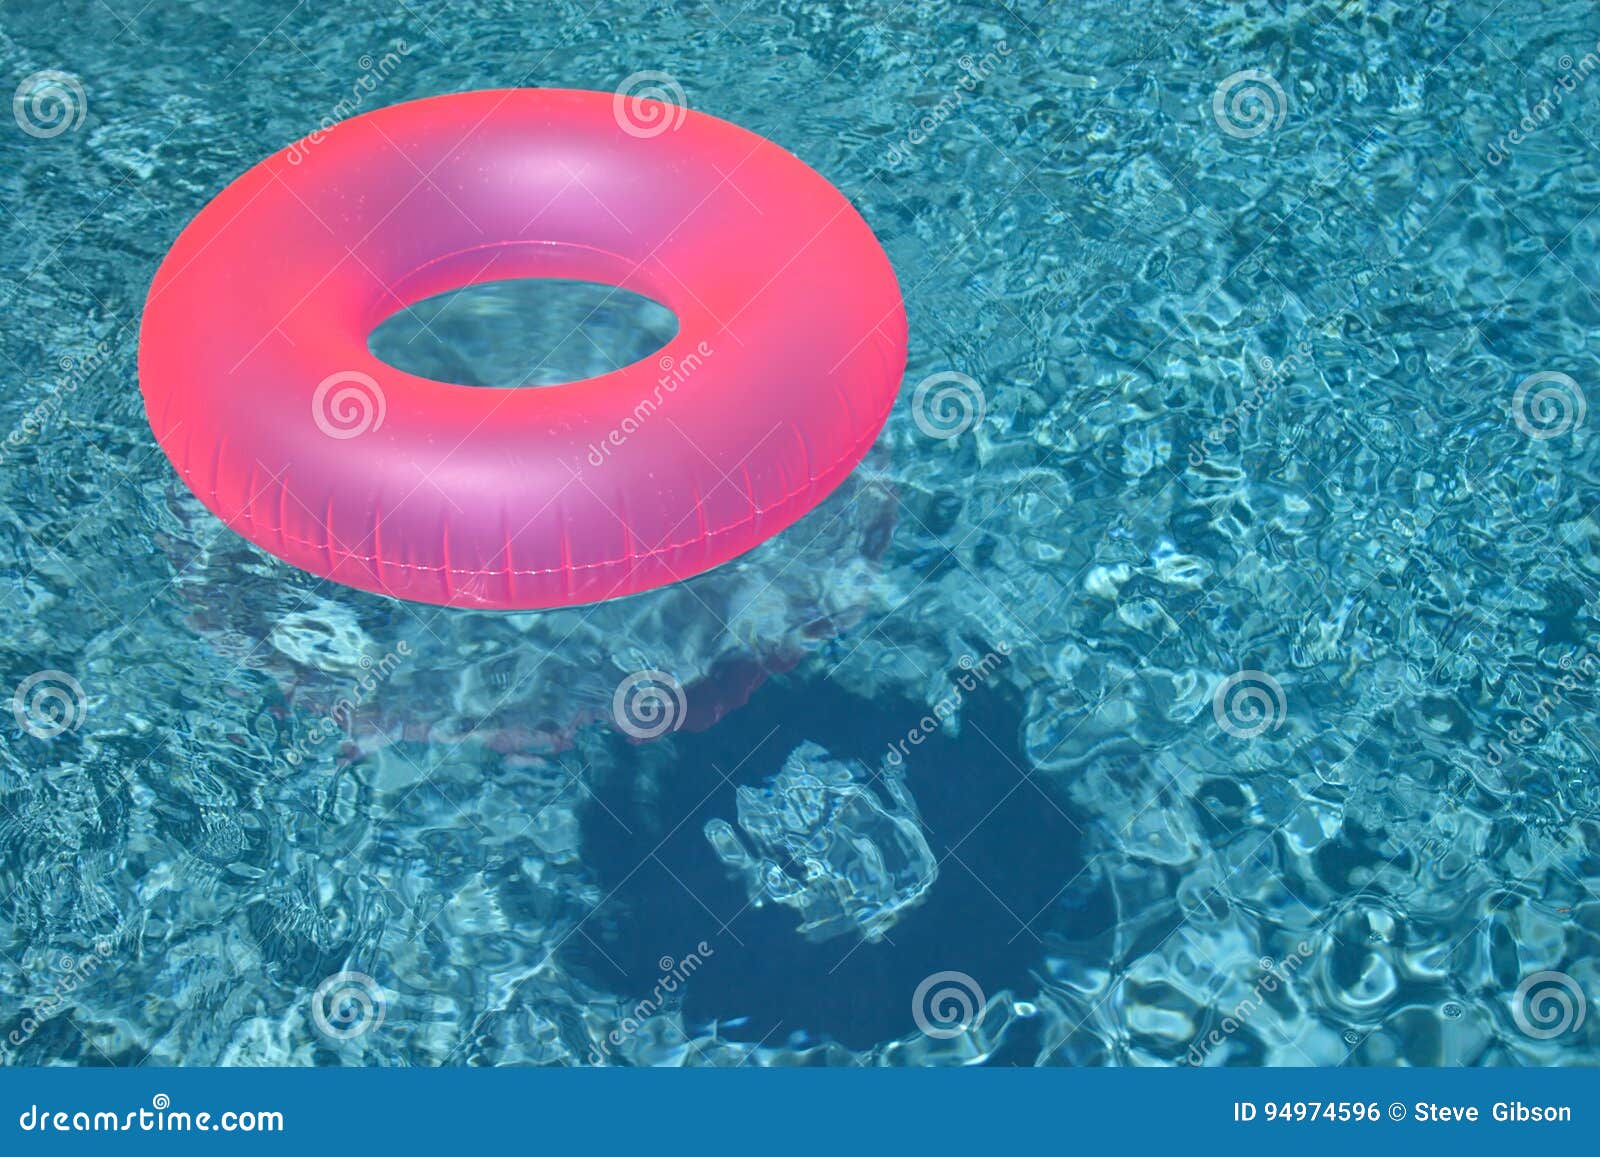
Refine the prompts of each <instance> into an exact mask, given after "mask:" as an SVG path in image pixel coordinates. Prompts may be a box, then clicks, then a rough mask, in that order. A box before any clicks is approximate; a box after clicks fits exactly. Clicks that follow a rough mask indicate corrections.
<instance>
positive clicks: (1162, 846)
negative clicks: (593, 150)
mask: <svg viewBox="0 0 1600 1157" xmlns="http://www.w3.org/2000/svg"><path fill="white" fill-rule="evenodd" d="M1597 42H1600V14H1597V12H1596V10H1595V8H1594V6H1593V5H1592V4H1591V3H1587V2H1585V3H1568V2H1564V0H1551V2H1548V3H1547V2H1541V0H1514V2H1512V0H1501V2H1498V3H1496V2H1493V0H1466V2H1450V3H1445V2H1442V0H1436V2H1420V3H1411V2H1408V3H1388V2H1384V0H1370V2H1369V0H1341V2H1337V3H1336V2H1332V0H1329V2H1324V3H1297V2H1290V3H1271V4H1267V3H1250V4H1233V3H1198V4H1197V3H1191V2H1189V0H1184V2H1183V3H1176V2H1174V3H1142V2H1136V3H1133V4H1131V5H1130V4H1128V3H1122V2H1118V3H1103V2H1100V0H1091V2H1085V3H1057V4H1045V3H1032V2H1028V0H1022V2H1018V3H1013V4H1010V5H1007V4H1004V3H994V4H950V5H942V4H941V5H934V4H922V3H899V4H889V3H885V4H876V5H872V4H846V3H804V4H798V3H777V4H770V5H769V4H755V5H741V4H740V3H737V2H735V0H722V2H719V3H710V4H699V3H677V4H639V5H602V6H598V7H596V8H593V9H591V8H589V7H588V6H587V5H586V4H582V3H551V4H539V5H522V4H513V3H509V2H505V0H496V2H489V0H470V2H466V3H444V2H443V0H407V2H406V3H404V4H399V3H395V4H385V3H372V4H357V5H338V6H333V7H329V8H328V9H326V10H324V8H323V6H318V5H288V4H285V5H282V6H274V5H271V4H265V3H250V4H245V3H237V2H219V3H205V4H165V3H157V4H154V5H149V6H146V7H145V8H144V9H143V10H139V4H138V3H137V0H106V2H105V3H96V4H93V5H81V6H79V5H69V6H65V7H63V6H59V5H38V4H23V3H15V4H7V5H5V6H4V7H3V8H0V60H3V62H4V75H5V83H6V84H7V85H12V86H17V91H18V99H17V102H16V103H15V104H14V107H13V113H14V116H13V117H12V118H11V119H10V120H7V121H6V122H5V123H4V124H3V125H0V205H3V208H4V231H3V234H0V237H3V239H0V252H3V253H4V261H3V262H0V278H3V280H0V300H3V301H4V302H5V303H6V305H7V315H8V322H7V324H6V325H5V326H4V327H3V328H0V373H3V375H4V382H5V389H4V390H3V391H0V439H3V440H0V454H3V463H4V464H3V468H0V592H3V598H4V612H3V616H0V622H3V623H4V630H0V677H3V679H4V682H5V687H6V689H8V690H10V689H15V692H16V694H15V697H14V699H13V700H12V706H13V707H14V710H13V711H7V712H5V713H4V718H3V724H4V725H3V728H0V753H3V763H0V989H3V990H4V992H5V993H6V1001H5V1003H4V1005H3V1006H0V1030H3V1035H4V1038H5V1040H4V1045H3V1049H4V1051H3V1053H0V1059H3V1060H4V1061H5V1062H7V1063H22V1064H82V1065H106V1064H116V1065H131V1064H138V1063H141V1062H143V1063H148V1064H152V1065H173V1064H215V1063H237V1064H381V1065H399V1064H420V1065H441V1064H509V1063H533V1064H595V1063H604V1064H628V1065H647V1064H684V1065H689V1064H693V1065H707V1064H711V1065H724V1064H727V1065H731V1064H739V1063H750V1064H762V1065H788V1064H816V1063H830V1064H890V1065H901V1064H948V1063H965V1062H972V1061H980V1060H987V1061H989V1062H991V1063H996V1064H1033V1063H1039V1064H1051V1065H1169V1064H1183V1063H1190V1064H1193V1063H1205V1064H1283V1065H1304V1064H1313V1063H1314V1064H1341V1063H1344V1064H1361V1065H1397V1064H1413V1065H1415V1064H1448V1065H1457V1064H1462V1065H1475V1064H1495V1065H1510V1064H1518V1065H1521V1064H1564V1063H1581V1062H1586V1061H1591V1060H1592V1059H1593V1057H1594V1047H1595V1044H1596V1042H1597V1040H1600V1017H1597V1016H1593V1015H1590V1016H1588V1017H1587V1018H1580V1017H1579V1016H1578V1015H1577V1013H1578V1011H1579V1010H1580V1009H1581V1008H1582V1002H1583V1000H1584V999H1585V998H1584V994H1585V992H1586V991H1587V992H1589V993H1600V969H1597V967H1596V964H1595V959H1596V932H1597V930H1600V900H1597V894H1596V890H1595V889H1596V887H1597V881H1600V860H1597V855H1596V851H1597V849H1596V847H1595V841H1596V839H1597V834H1600V833H1597V827H1596V823H1595V819H1594V816H1595V809H1596V805H1597V803H1600V787H1597V782H1600V780H1597V774H1596V758H1597V748H1600V731H1597V729H1596V722H1595V705H1596V698H1597V697H1596V694H1595V691H1596V680H1597V679H1600V642H1597V640H1600V602H1597V598H1600V522H1597V520H1596V514H1595V504H1596V501H1597V494H1596V473H1597V464H1600V463H1597V450H1600V447H1597V442H1596V438H1595V429H1596V425H1595V423H1596V421H1597V417H1596V415H1594V414H1591V413H1588V412H1587V410H1588V407H1587V404H1586V398H1585V394H1586V393H1587V394H1588V395H1590V397H1591V398H1594V400H1595V401H1597V402H1600V397H1595V389H1596V383H1597V382H1600V374H1597V368H1600V366H1597V359H1596V356H1595V338H1594V335H1595V333H1596V332H1597V327H1600V273H1597V271H1596V270H1597V267H1596V263H1595V261H1594V249H1593V248H1592V247H1591V242H1596V243H1600V223H1597V222H1596V221H1595V220H1594V214H1595V210H1596V208H1597V206H1600V152H1597V148H1600V146H1597V143H1596V142H1597V141H1600V117H1597V113H1600V44H1597ZM646 71H653V72H660V73H665V74H666V75H667V77H668V79H669V80H670V82H671V86H672V87H675V88H676V89H677V90H681V93H682V99H683V100H684V101H685V102H686V103H687V104H688V105H689V106H690V107H692V108H695V109H698V110H702V111H705V112H709V113H712V114H714V115H717V116H720V117H723V118H726V119H729V120H732V121H735V122H737V123H739V124H742V125H745V126H747V127H748V128H750V129H752V130H754V131H756V132H759V133H762V134H764V135H766V136H769V137H771V138H772V139H774V140H776V141H778V142H779V143H781V144H782V145H783V146H785V147H786V148H788V149H789V150H791V151H792V152H794V153H795V154H797V155H798V156H800V157H801V158H803V159H804V160H805V161H807V162H808V163H809V164H811V165H812V166H813V167H815V168H816V169H817V170H819V171H820V172H821V173H823V174H824V175H825V176H827V177H828V178H829V179H830V180H832V181H833V182H834V183H835V184H837V185H838V186H839V188H841V189H842V190H843V191H844V192H845V193H846V194H847V195H848V196H849V197H850V198H851V200H852V201H853V202H854V203H855V205H856V206H857V207H858V208H859V209H860V211H861V213H862V214H863V216H864V217H865V218H866V220H867V221H868V222H869V223H870V224H871V225H872V227H873V229H874V230H875V231H876V233H877V235H878V236H879V238H880V239H881V240H882V242H883V244H884V246H885V248H886V249H887V251H888V253H889V255H890V257H891V259H892V260H893V262H894V265H895V268H896V271H897V273H898V275H899V278H900V282H901V286H902V289H903V291H904V293H905V297H906V305H907V310H908V313H909V319H910V334H911V339H910V365H909V366H908V369H907V373H906V378H905V382H904V386H903V389H902V394H901V403H900V405H899V406H898V407H897V408H896V410H895V412H894V414H893V415H892V416H891V418H890V420H889V423H888V426H887V428H886V429H885V431H884V433H883V435H882V436H881V437H880V439H879V440H878V443H877V445H876V447H875V448H874V450H873V451H872V453H871V454H870V455H869V457H868V459H867V461H866V462H865V463H864V464H863V466H862V467H861V469H859V470H858V471H857V472H856V474H855V475H854V476H853V477H852V479H851V480H850V481H849V482H848V483H847V484H846V485H845V486H844V487H843V488H841V489H840V490H839V491H838V492H837V493H835V494H834V495H833V496H832V497H831V498H830V499H829V500H828V501H827V502H825V503H824V504H823V505H822V506H821V507H820V508H818V509H817V510H816V511H815V512H814V513H812V514H811V515H810V516H808V517H807V518H806V519H805V520H803V521H802V522H800V523H799V524H797V525H796V526H795V527H793V528H792V529H791V530H789V531H788V532H786V533H784V534H782V535H780V536H779V537H777V538H776V539H774V540H772V541H770V542H769V543H767V544H766V545H765V546H763V547H761V548H759V549H758V550H756V551H754V552H752V553H751V554H749V555H747V556H745V557H744V558H742V559H740V560H738V561H737V562H735V563H733V564H730V565H728V566H726V567H723V568H721V569H719V570H717V571H714V572H712V573H710V574H707V575H704V576H701V577H699V578H697V579H694V580H692V581H690V582H688V583H686V584H682V585H680V586H677V587H672V588H669V589H665V590H660V591H656V592H654V593H652V594H648V595H645V596H642V597H638V598H633V599H628V600H624V601H620V602H613V603H608V604H604V605H601V606H597V607H589V608H580V609H574V610H566V611H560V612H552V613H542V614H484V613H471V612H464V611H454V610H448V609H440V608H436V607H428V606H421V605H413V604H404V603H398V602H394V601H391V600H386V599H383V598H379V597H375V596H370V595H366V594H362V593H358V592H355V591H353V590H350V589H346V588H343V587H340V586H336V585H332V584H330V583H327V582H324V581H320V580H318V579H316V578H314V577H312V576H309V575H307V574H304V573H301V572H298V571H295V570H293V569H291V568H289V567H287V566H285V565H283V564H282V563H280V562H278V561H276V560H275V559H273V558H271V557H270V556H267V555H265V554H263V553H262V552H260V551H259V550H257V549H255V548H254V547H251V546H249V545H247V544H246V543H245V542H244V541H243V540H242V539H240V538H238V537H236V536H235V535H234V534H232V533H231V532H229V531H227V530H226V529H224V528H222V527H221V526H220V524H219V523H218V522H217V521H216V520H215V519H214V518H212V517H211V516H210V515H209V514H208V513H207V512H206V511H205V510H204V509H203V508H202V507H201V506H200V505H199V504H198V503H197V501H196V500H195V499H194V498H192V497H191V496H190V495H189V494H188V492H187V491H186V489H185V488H184V487H183V486H182V485H181V484H180V482H179V481H178V479H177V478H176V476H175V475H174V473H173V471H172V469H171V467H170V466H169V465H168V463H167V461H166V459H165V458H164V457H163V456H162V454H161V453H160V452H159V450H158V449H157V447H156V446H155V444H154V441H153V439H152V437H151V434H150V429H149V427H148V425H147V423H146V421H145V417H144V413H143V408H142V404H141V401H140V397H139V392H138V387H137V377H136V346H137V333H138V323H139V318H140V311H141V309H142V306H143V301H144V295H145V293H146V290H147V289H148V286H149V283H150V279H151V277H152V275H153V274H154V271H155V268H156V265H157V263H158V262H159V260H160V259H161V257H162V256H163V254H164V253H165V252H166V249H167V247H168V246H169V245H170V244H171V243H172V241H173V239H174V238H175V236H176V235H177V233H178V231H179V230H180V229H181V228H182V227H183V226H184V225H185V224H186V223H187V222H188V220H189V219H190V218H191V217H192V216H193V215H194V214H195V213H196V212H197V211H198V210H199V209H200V208H201V207H202V206H203V205H204V204H205V203H206V202H207V201H208V200H209V199H210V198H211V197H213V196H214V195H215V194H216V193H217V192H218V191H219V190H220V189H221V188H222V187H223V186H224V185H225V184H226V183H227V182H228V181H230V180H231V179H233V178H234V177H235V176H237V175H238V174H239V173H240V172H242V171H243V170H244V169H246V168H247V167H249V166H250V165H252V164H254V163H255V162H256V161H258V160H260V159H261V158H262V157H264V156H266V155H267V154H269V153H270V152H272V151H274V150H276V149H278V148H280V147H282V146H283V145H284V144H285V143H287V142H289V141H292V140H294V139H296V138H298V137H301V136H303V135H304V134H306V133H308V132H310V131H312V130H313V129H315V128H317V127H318V126H319V125H321V124H322V123H323V122H324V121H325V120H326V119H327V118H330V117H336V116H339V115H345V114H348V113H350V112H353V111H361V110H363V109H367V108H372V107H376V106H378V105H381V104H388V103H393V102H398V101H403V100H408V99H413V98H416V97H421V96H427V95H433V94H437V93H445V92H452V91H459V90H465V89H473V88H489V87H503V86H514V85H538V86H564V87H573V88H590V89H601V90H615V89H618V88H619V87H625V86H627V85H628V84H629V83H630V80H631V78H634V77H635V76H636V74H638V73H640V72H646ZM45 72H50V73H53V74H55V75H52V76H49V77H46V78H45V79H43V80H40V79H39V78H38V74H40V73H45ZM635 83H637V82H635ZM653 83H656V84H657V85H658V86H660V84H661V83H662V82H659V81H657V82H653ZM30 85H32V86H33V87H31V88H30V87H29V86H30ZM40 86H43V88H42V90H41V88H40ZM664 91H668V92H669V93H670V91H671V88H668V89H665V90H664ZM41 93H42V95H41ZM36 95H37V96H39V99H33V97H34V96H36ZM248 281H249V278H248V271H244V270H242V271H240V291H241V292H248ZM520 292H526V287H523V288H522V289H520V290H519V289H517V288H515V287H513V288H512V289H510V290H507V291H506V293H505V294H503V295H500V296H496V295H495V294H494V293H486V292H478V293H475V294H473V295H469V296H467V297H464V298H463V299H462V300H461V301H460V302H458V303H457V304H456V305H455V306H451V305H449V304H448V303H446V304H445V305H444V306H443V308H442V309H441V303H439V302H434V303H431V304H430V305H429V306H428V308H427V309H426V310H419V311H417V313H416V315H415V316H413V317H410V318H399V319H395V320H394V321H393V322H391V323H390V325H391V328H390V329H389V330H388V332H387V334H386V336H385V340H387V341H389V342H391V343H400V344H403V345H405V346H406V351H407V352H406V353H405V354H404V355H391V356H390V360H398V361H399V362H400V364H406V363H405V361H404V359H405V357H412V358H415V359H423V360H426V359H429V358H432V359H434V364H435V365H436V366H437V367H438V368H437V370H436V371H435V373H436V376H439V377H443V378H445V379H447V380H458V381H467V380H469V379H470V380H472V381H474V382H475V383H477V384H482V385H486V386H509V385H515V384H517V383H518V382H546V381H549V380H552V379H551V377H550V376H549V374H545V373H543V372H542V371H543V370H546V369H548V367H549V365H554V364H557V363H556V362H554V361H552V362H548V363H546V362H542V361H541V360H540V358H541V354H542V353H549V352H551V351H553V350H554V348H555V347H556V344H557V343H558V342H559V341H561V340H562V339H563V337H564V335H566V334H568V333H569V332H570V330H571V328H572V327H571V326H570V325H563V324H561V319H565V318H567V317H569V316H571V310H574V309H575V310H577V311H578V312H577V318H578V320H579V322H582V323H583V324H585V325H586V326H587V332H588V334H589V336H590V338H592V339H593V340H592V341H589V342H588V343H587V344H586V345H580V346H578V347H577V348H576V349H573V348H570V347H569V348H568V349H567V350H566V352H565V353H563V354H562V355H561V357H562V358H566V359H568V360H565V361H560V362H559V364H560V365H562V366H564V367H570V368H567V369H565V370H564V373H566V374H579V373H583V374H588V373H596V372H602V371H603V370H604V369H606V368H609V366H610V365H611V364H613V362H614V361H615V360H628V359H631V358H636V357H639V356H648V355H649V353H650V352H651V351H653V350H655V349H656V348H658V347H659V346H660V344H661V342H662V341H663V340H665V338H666V337H668V336H670V334H671V332H672V322H671V320H670V319H669V318H663V317H661V316H658V315H657V314H651V313H650V312H649V311H650V310H651V309H653V308H654V307H652V306H651V305H650V304H649V303H642V302H631V303H623V302H620V301H619V302H612V303H610V304H609V305H608V306H607V307H606V308H604V309H601V310H599V311H596V310H595V309H594V305H595V304H596V303H595V302H593V301H589V302H587V303H585V304H579V305H574V304H573V301H566V302H565V303H563V304H562V305H561V306H560V307H559V308H557V307H556V306H550V307H548V308H545V307H543V306H540V305H538V304H536V303H535V304H532V305H530V304H529V299H527V298H524V297H519V296H518V293H520ZM519 303H520V304H519ZM519 309H520V310H522V311H523V312H525V313H527V314H528V315H529V316H530V317H532V316H533V315H537V316H538V319H539V321H538V324H539V326H540V328H539V329H538V331H537V332H535V331H534V330H533V328H532V326H533V325H534V322H532V321H530V322H529V326H530V328H529V329H528V330H527V331H526V332H519V331H518V327H517V323H516V318H517V316H518V310H519ZM564 311H565V312H564ZM659 312H660V311H658V314H659ZM552 319H555V320H552ZM585 319H587V320H585ZM804 324H805V319H804V318H803V317H796V318H795V325H797V326H803V325H804ZM408 327H409V328H408ZM540 334H544V335H545V337H544V338H543V339H541V338H540V336H539V335H540ZM519 337H520V338H521V339H523V340H524V341H525V342H526V345H525V346H524V345H519V344H517V343H516V341H514V339H515V338H519ZM379 344H380V345H381V344H382V343H381V342H380V343H379ZM596 359H598V360H596ZM606 359H611V360H610V361H608V360H606ZM415 365H416V363H414V362H413V363H411V366H409V367H408V368H414V367H415ZM555 376H556V378H559V377H560V376H562V375H561V374H556V375H555ZM930 378H932V384H931V385H930V386H928V388H926V389H923V390H921V391H920V392H919V390H918V385H919V383H923V382H925V381H928V380H929V379H930ZM640 673H645V674H646V675H648V676H649V678H646V679H643V680H641V679H640V678H638V676H639V674H640ZM652 680H653V681H652ZM619 690H620V691H622V692H623V694H621V695H619ZM1541 973H1553V974H1557V975H1556V976H1553V977H1552V976H1542V977H1541V976H1540V975H1539V974H1541ZM1563 1002H1564V1003H1563Z"/></svg>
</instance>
